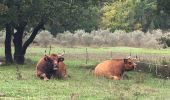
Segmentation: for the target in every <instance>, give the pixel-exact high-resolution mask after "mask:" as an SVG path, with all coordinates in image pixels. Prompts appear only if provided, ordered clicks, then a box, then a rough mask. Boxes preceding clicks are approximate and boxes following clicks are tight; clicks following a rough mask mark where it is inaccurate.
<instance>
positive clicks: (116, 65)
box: [94, 57, 136, 80]
mask: <svg viewBox="0 0 170 100" xmlns="http://www.w3.org/2000/svg"><path fill="white" fill-rule="evenodd" d="M135 67H136V64H135V63H134V61H133V59H132V58H131V57H128V59H112V60H106V61H104V62H102V63H100V64H98V65H97V66H96V68H95V70H94V75H95V76H104V77H107V78H109V79H113V80H120V79H122V78H123V73H124V71H129V70H133V69H134V68H135Z"/></svg>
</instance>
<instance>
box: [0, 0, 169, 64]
mask: <svg viewBox="0 0 170 100" xmlns="http://www.w3.org/2000/svg"><path fill="white" fill-rule="evenodd" d="M169 4H170V1H169V0H0V29H1V30H2V29H5V30H6V39H5V56H6V63H12V62H13V61H14V62H16V63H18V64H23V63H24V59H25V57H24V56H25V53H26V49H27V48H28V46H29V45H30V43H32V41H33V40H34V38H35V37H36V35H37V34H38V32H39V31H40V30H42V29H46V30H49V31H50V32H51V33H52V34H53V35H56V34H58V33H61V32H64V31H71V32H74V31H75V30H77V29H84V30H85V31H87V32H90V31H92V30H96V29H110V30H111V31H112V32H113V31H114V30H117V29H122V30H125V31H134V30H142V31H143V32H146V31H148V30H153V29H158V28H161V29H168V28H169V22H170V20H169V14H170V7H169ZM28 33H31V34H29V38H28V39H27V40H26V41H23V38H24V36H25V35H27V34H28ZM11 41H13V44H14V54H12V53H11Z"/></svg>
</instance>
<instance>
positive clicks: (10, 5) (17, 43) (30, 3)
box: [0, 0, 51, 64]
mask: <svg viewBox="0 0 170 100" xmlns="http://www.w3.org/2000/svg"><path fill="white" fill-rule="evenodd" d="M0 3H1V5H3V6H5V8H7V10H6V11H5V13H3V14H1V16H0V17H1V18H3V20H1V25H2V26H3V25H4V27H5V28H6V40H5V56H6V62H7V63H12V55H11V36H13V37H14V39H13V43H14V48H15V51H14V61H15V62H16V63H18V64H23V63H24V60H25V53H26V49H27V48H28V46H29V45H30V43H31V42H32V41H33V40H34V38H35V36H36V35H37V33H38V31H39V30H41V29H43V28H44V25H45V23H47V22H48V19H49V18H50V12H49V11H50V8H51V7H50V6H49V4H50V3H51V2H50V1H48V0H43V1H42V0H4V1H3V2H0ZM2 23H3V24H2ZM14 29H15V30H16V32H14ZM31 29H32V33H31V35H30V37H29V38H28V40H27V41H26V42H25V43H23V41H22V38H23V35H24V34H25V32H26V31H28V30H31Z"/></svg>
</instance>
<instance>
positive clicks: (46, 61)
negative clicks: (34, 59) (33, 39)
mask: <svg viewBox="0 0 170 100" xmlns="http://www.w3.org/2000/svg"><path fill="white" fill-rule="evenodd" d="M45 53H46V52H45ZM63 55H64V53H62V54H61V55H57V54H49V55H46V54H45V56H44V57H42V58H41V59H40V60H39V61H38V63H37V65H36V76H37V77H39V78H40V79H43V80H49V79H50V78H51V77H52V76H53V77H54V78H57V79H65V78H67V71H66V67H65V64H64V57H63Z"/></svg>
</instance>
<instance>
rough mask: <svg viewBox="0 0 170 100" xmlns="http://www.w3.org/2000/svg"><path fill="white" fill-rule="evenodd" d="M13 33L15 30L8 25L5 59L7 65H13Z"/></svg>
mask: <svg viewBox="0 0 170 100" xmlns="http://www.w3.org/2000/svg"><path fill="white" fill-rule="evenodd" d="M12 33H13V29H12V27H11V25H10V24H9V23H8V24H6V37H5V59H6V64H11V63H13V59H12V53H11V35H12Z"/></svg>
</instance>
